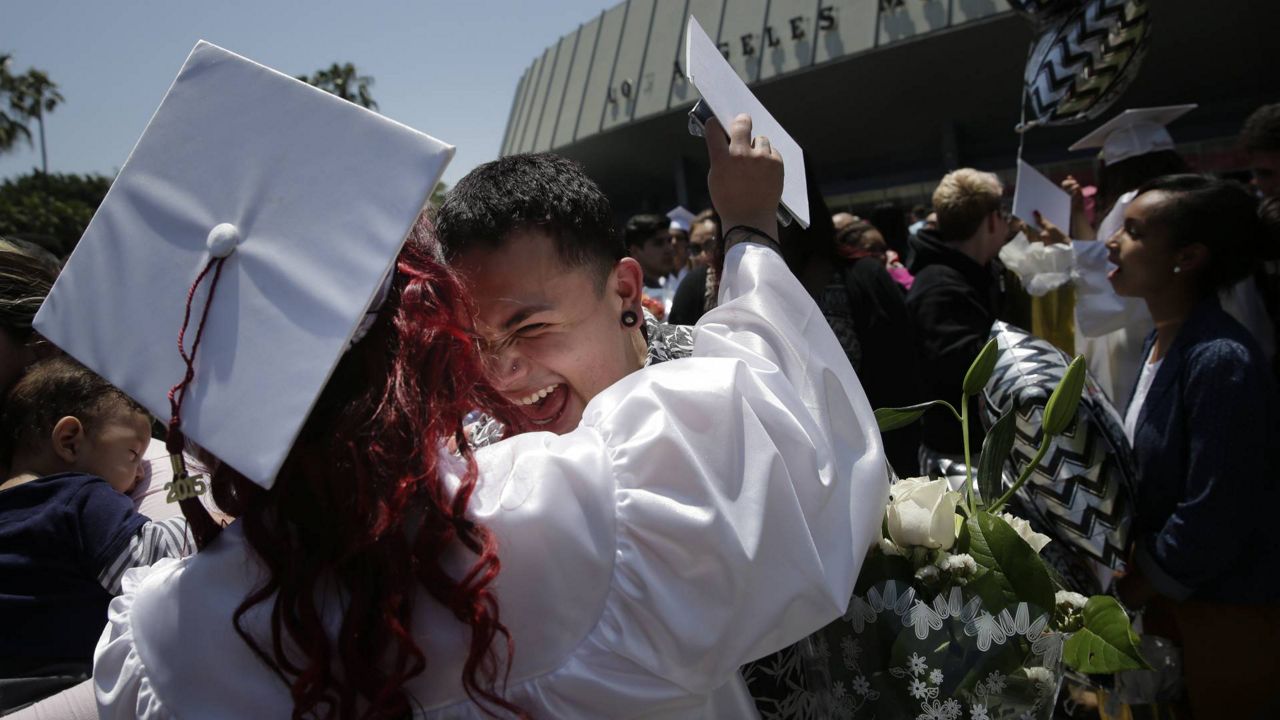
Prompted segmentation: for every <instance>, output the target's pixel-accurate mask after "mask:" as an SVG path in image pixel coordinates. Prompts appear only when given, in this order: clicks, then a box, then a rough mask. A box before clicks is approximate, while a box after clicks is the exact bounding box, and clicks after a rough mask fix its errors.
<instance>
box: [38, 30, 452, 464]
mask: <svg viewBox="0 0 1280 720" xmlns="http://www.w3.org/2000/svg"><path fill="white" fill-rule="evenodd" d="M453 150H454V149H453V147H451V146H449V145H446V144H445V143H442V142H440V141H439V140H436V139H434V138H432V137H429V136H427V135H424V134H422V133H419V132H417V131H415V130H412V129H410V128H407V127H405V126H403V125H400V124H398V123H395V122H393V121H391V120H388V119H386V118H384V117H382V116H380V115H377V114H376V113H373V112H370V111H368V110H366V109H364V108H362V107H359V106H357V105H354V104H352V103H350V102H347V101H345V100H341V99H339V98H337V97H334V96H333V95H330V94H328V93H325V92H323V91H321V90H318V89H316V88H313V87H311V86H309V85H307V84H305V83H302V82H299V81H297V80H295V79H293V78H291V77H289V76H288V75H283V74H281V73H279V72H276V71H274V70H271V69H270V68H266V67H263V66H262V65H258V64H256V63H254V62H252V61H249V60H246V59H245V58H242V57H240V56H238V55H235V54H233V53H230V52H228V51H226V50H223V49H222V48H219V47H217V46H215V45H211V44H209V43H206V42H203V41H202V42H200V43H197V44H196V46H195V49H194V50H192V52H191V55H190V56H189V57H188V58H187V61H186V63H185V64H184V65H183V67H182V70H181V71H180V72H179V73H178V77H177V79H176V80H174V82H173V85H172V86H171V87H170V88H169V92H168V93H167V94H166V95H165V97H164V100H163V101H162V102H161V103H160V107H159V109H158V110H156V113H155V115H154V116H153V117H152V118H151V122H150V123H149V124H148V125H147V128H146V130H145V132H144V133H143V135H142V137H141V139H139V140H138V144H137V145H136V146H135V147H134V149H133V152H132V154H131V155H130V156H129V160H128V162H126V163H125V165H124V167H123V168H122V169H121V171H120V174H119V176H118V177H117V178H116V180H115V182H113V183H112V185H111V189H110V191H109V192H108V193H107V196H106V199H105V200H104V201H103V202H102V205H101V207H99V208H98V212H97V214H95V215H94V217H93V221H92V222H91V223H90V224H89V227H88V229H87V230H86V231H85V234H84V237H83V238H82V239H81V240H80V243H79V245H78V246H77V247H76V250H75V252H74V253H73V254H72V256H71V258H70V260H69V261H68V262H67V266H66V269H65V270H63V272H62V274H61V276H60V277H59V278H58V281H57V283H56V284H55V285H54V287H53V290H52V292H51V293H50V294H49V297H48V299H46V301H45V303H44V305H43V306H42V307H41V308H40V312H39V313H38V314H37V316H36V319H35V323H34V324H35V327H36V329H37V330H38V331H39V332H40V333H41V334H42V335H44V336H45V337H47V338H48V339H49V340H51V341H53V342H54V343H55V344H57V345H58V346H60V347H61V348H62V349H64V350H66V351H67V352H68V353H69V354H71V355H72V356H74V357H75V358H76V359H77V360H79V361H81V362H82V363H84V364H85V365H87V366H88V367H90V368H91V369H93V370H94V371H96V372H97V373H98V374H100V375H102V376H103V377H105V378H106V379H107V380H109V381H111V382H112V383H114V384H115V385H116V386H117V387H119V388H120V389H122V390H123V391H124V392H126V393H128V394H129V395H130V396H131V397H132V398H134V399H135V400H137V401H138V402H139V403H141V404H142V405H144V406H145V407H146V408H147V409H148V410H150V411H151V412H152V413H153V414H155V415H156V416H157V417H159V418H161V419H163V420H168V419H169V418H170V403H169V399H168V397H167V395H168V393H169V390H170V388H172V387H173V386H175V385H176V384H178V383H179V382H180V381H181V380H183V378H184V375H185V374H186V372H187V364H186V363H185V362H184V360H183V358H182V357H181V356H180V355H179V351H178V334H179V330H181V329H183V327H184V313H185V312H186V311H187V310H188V309H190V318H189V319H190V324H189V326H188V327H187V329H186V337H185V340H186V342H185V347H186V352H188V353H192V352H193V351H192V349H191V348H192V344H193V341H194V339H195V336H196V335H197V334H199V333H200V325H201V322H200V320H201V318H202V317H203V336H202V338H201V339H200V345H199V348H198V350H195V351H194V377H193V379H192V381H191V382H190V384H189V386H188V387H187V388H186V390H185V398H184V401H183V404H182V412H181V418H182V428H181V429H182V432H183V434H184V435H185V436H186V437H188V438H190V439H191V440H192V441H194V442H195V443H196V444H198V445H200V446H201V447H203V448H204V449H206V450H208V451H209V452H211V453H213V454H214V455H216V456H217V457H219V458H221V459H222V460H223V461H224V462H226V463H228V464H230V465H231V466H232V467H234V468H235V469H236V470H238V471H239V472H240V473H242V474H244V475H245V476H246V477H248V478H249V479H251V480H253V481H254V482H255V483H257V484H259V485H261V486H263V487H270V486H271V485H272V483H273V482H274V480H275V477H276V474H277V472H278V471H279V469H280V466H281V464H282V463H283V462H284V459H285V457H286V455H287V454H288V452H289V450H290V447H291V446H292V445H293V442H294V440H295V439H296V437H297V435H298V432H299V430H300V429H301V426H302V424H303V422H304V421H305V419H306V418H307V415H308V414H309V413H310V411H311V408H312V406H313V405H314V403H315V400H316V398H317V396H318V395H319V393H320V391H321V390H322V389H323V388H324V386H325V384H326V382H327V381H328V379H329V376H330V374H331V373H332V372H333V369H334V367H335V366H336V365H337V363H338V361H339V360H340V359H341V357H342V354H343V353H344V351H345V350H346V348H347V347H348V346H349V343H350V342H351V341H352V340H353V338H354V337H355V336H356V333H357V328H358V327H359V326H360V323H361V320H362V319H363V318H364V317H365V315H366V312H367V310H368V308H369V307H370V305H371V301H374V300H376V298H377V297H378V296H379V295H383V294H384V293H385V290H384V287H385V284H386V280H388V279H389V276H390V272H391V268H392V265H393V262H394V260H395V258H396V255H397V254H398V253H399V251H400V248H401V246H402V244H403V243H404V240H405V238H406V237H407V235H408V233H409V231H410V230H411V228H412V227H413V225H414V222H415V220H416V218H417V217H418V215H419V213H420V212H421V211H422V210H423V208H424V207H425V205H426V203H427V200H428V198H429V195H430V193H431V190H432V188H433V187H434V186H435V183H436V180H437V179H438V178H439V177H440V175H441V173H442V172H444V168H445V166H446V165H447V164H448V162H449V160H450V159H452V157H453ZM223 253H229V254H226V255H225V260H224V261H222V262H221V263H220V264H219V263H218V262H217V261H216V260H215V254H223ZM219 265H220V267H219ZM206 270H210V271H209V272H205V271H206ZM198 279H199V282H198V283H197V280H198ZM211 292H212V297H211V299H209V298H210V293H211ZM188 293H191V300H190V301H189V300H188ZM207 299H208V300H207ZM188 302H190V303H191V304H190V306H188Z"/></svg>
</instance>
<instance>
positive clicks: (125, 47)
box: [0, 0, 620, 185]
mask: <svg viewBox="0 0 1280 720" xmlns="http://www.w3.org/2000/svg"><path fill="white" fill-rule="evenodd" d="M619 1H620V0H527V1H525V2H521V1H520V0H465V1H464V0H454V1H452V2H444V1H442V0H365V1H363V2H351V1H346V2H343V1H340V0H297V1H295V2H285V1H284V0H203V1H199V0H74V1H73V0H3V6H2V7H0V52H7V53H10V54H12V55H13V64H12V70H13V71H14V72H23V71H25V70H26V69H27V68H28V67H36V68H39V69H41V70H44V71H45V72H47V73H48V74H49V76H50V78H52V79H53V80H54V82H56V83H58V85H59V86H60V89H61V91H62V94H63V95H64V96H65V97H66V102H65V103H64V104H63V105H62V106H61V107H59V108H58V109H57V110H55V111H54V112H53V113H52V114H50V115H49V116H48V117H47V118H46V121H45V124H46V130H47V133H48V136H47V137H48V147H49V170H50V171H51V172H77V173H82V172H101V173H106V174H108V175H111V174H114V173H115V172H116V171H117V170H118V169H119V168H120V166H121V165H122V164H123V163H124V161H125V159H126V158H127V157H128V155H129V151H130V150H131V149H132V148H133V145H134V143H135V142H136V141H137V139H138V136H139V135H140V134H141V133H142V130H143V128H144V127H145V126H146V124H147V120H148V119H149V118H150V117H151V114H152V112H153V111H155V109H156V106H157V105H159V103H160V99H161V98H162V97H163V96H164V93H165V90H167V89H168V87H169V84H170V82H172V80H173V78H174V76H175V75H176V74H177V72H178V68H179V67H181V65H182V61H183V60H184V59H185V58H186V56H187V53H189V52H190V51H191V48H192V46H193V45H195V43H196V41H197V40H200V39H204V40H208V41H209V42H212V43H215V44H217V45H221V46H222V47H225V48H227V49H228V50H231V51H233V52H236V53H239V54H241V55H244V56H246V57H249V58H251V59H253V60H256V61H258V62H260V63H263V64H264V65H268V66H270V67H273V68H275V69H277V70H280V71H282V72H286V73H289V74H290V75H301V74H309V73H311V72H313V71H315V70H317V69H319V68H321V67H328V66H329V65H330V64H331V63H333V62H351V63H354V64H355V66H356V68H357V70H359V71H360V73H361V74H364V75H370V76H372V77H373V78H374V79H375V83H374V86H373V97H374V99H375V100H377V101H378V105H379V110H380V112H382V113H383V114H384V115H386V116H388V117H391V118H394V119H395V120H398V121H400V122H402V123H404V124H406V125H409V126H411V127H414V128H417V129H419V130H421V131H423V132H426V133H429V134H431V135H434V136H435V137H438V138H440V139H441V140H444V141H446V142H449V143H452V144H454V145H456V146H457V147H458V152H457V155H456V156H455V157H454V160H453V162H452V163H451V164H450V166H449V169H448V170H447V171H446V173H445V176H444V179H445V181H446V182H448V183H449V184H450V185H452V184H453V183H454V182H455V181H456V180H457V179H458V178H460V177H462V175H464V174H466V172H467V171H468V170H470V169H471V168H473V167H475V166H476V165H478V164H480V163H483V162H486V161H488V160H492V159H493V158H495V157H497V154H498V148H499V145H500V144H501V142H502V134H503V131H504V130H505V129H506V122H507V114H508V113H509V112H510V110H511V100H512V96H513V95H514V94H515V89H516V83H517V82H518V81H519V79H520V74H521V72H523V71H524V68H525V67H527V66H528V65H529V64H530V63H531V62H533V60H534V58H535V57H536V56H537V55H540V54H541V53H542V51H543V50H544V49H546V47H547V46H548V45H551V44H552V43H554V42H556V41H557V40H558V39H559V38H560V36H561V35H564V34H566V33H568V32H570V31H571V30H573V29H574V28H575V27H577V26H578V24H579V23H582V22H585V21H586V20H588V19H590V18H591V17H594V16H595V15H597V14H599V12H600V11H601V10H603V9H605V8H607V7H610V6H612V5H615V4H617V3H618V2H619ZM33 133H34V128H33ZM39 163H40V153H39V147H38V144H37V145H35V146H33V148H32V149H30V150H28V149H26V148H25V147H21V148H18V149H16V150H15V151H13V152H11V153H6V154H5V155H2V156H0V178H7V177H12V176H14V175H18V174H21V173H24V172H27V171H29V170H30V169H31V168H32V167H34V166H37V165H39Z"/></svg>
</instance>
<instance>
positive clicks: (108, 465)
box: [76, 410, 151, 493]
mask: <svg viewBox="0 0 1280 720" xmlns="http://www.w3.org/2000/svg"><path fill="white" fill-rule="evenodd" d="M150 442H151V425H150V423H149V421H148V419H147V416H146V415H143V414H142V413H137V412H132V411H129V410H119V411H116V412H114V413H112V414H110V415H106V416H104V417H102V418H99V419H98V421H97V422H95V423H93V426H92V428H91V429H90V430H89V432H88V434H87V435H86V437H85V440H84V444H83V445H82V448H81V451H80V452H78V453H77V458H76V470H77V471H79V472H83V473H87V474H90V475H97V476H98V477H101V478H102V479H104V480H106V481H107V482H108V483H109V484H110V485H111V487H112V488H114V489H115V490H116V491H117V492H121V493H127V492H129V491H130V490H132V489H133V487H134V486H135V485H137V484H138V481H140V480H141V479H142V455H143V453H145V452H146V450H147V445H148V444H150Z"/></svg>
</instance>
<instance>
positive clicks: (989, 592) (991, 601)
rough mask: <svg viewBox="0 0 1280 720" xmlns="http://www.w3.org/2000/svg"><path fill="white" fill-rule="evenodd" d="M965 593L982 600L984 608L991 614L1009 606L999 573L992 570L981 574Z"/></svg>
mask: <svg viewBox="0 0 1280 720" xmlns="http://www.w3.org/2000/svg"><path fill="white" fill-rule="evenodd" d="M964 589H965V592H967V593H972V594H974V595H977V596H978V597H980V598H982V607H983V608H985V609H986V611H987V612H989V613H997V612H1000V611H1001V610H1003V609H1004V608H1006V607H1009V605H1008V604H1007V602H1006V599H1005V594H1004V584H1003V583H1002V582H1001V581H1000V577H999V576H998V574H997V573H995V572H994V571H991V570H987V571H984V572H979V573H978V576H977V577H975V578H974V579H972V580H970V581H969V582H968V583H966V584H965V586H964Z"/></svg>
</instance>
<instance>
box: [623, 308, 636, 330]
mask: <svg viewBox="0 0 1280 720" xmlns="http://www.w3.org/2000/svg"><path fill="white" fill-rule="evenodd" d="M639 322H640V316H639V315H636V314H635V312H633V311H631V310H623V311H622V324H623V325H624V326H626V327H629V328H631V327H635V326H636V325H637V324H638V323H639Z"/></svg>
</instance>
